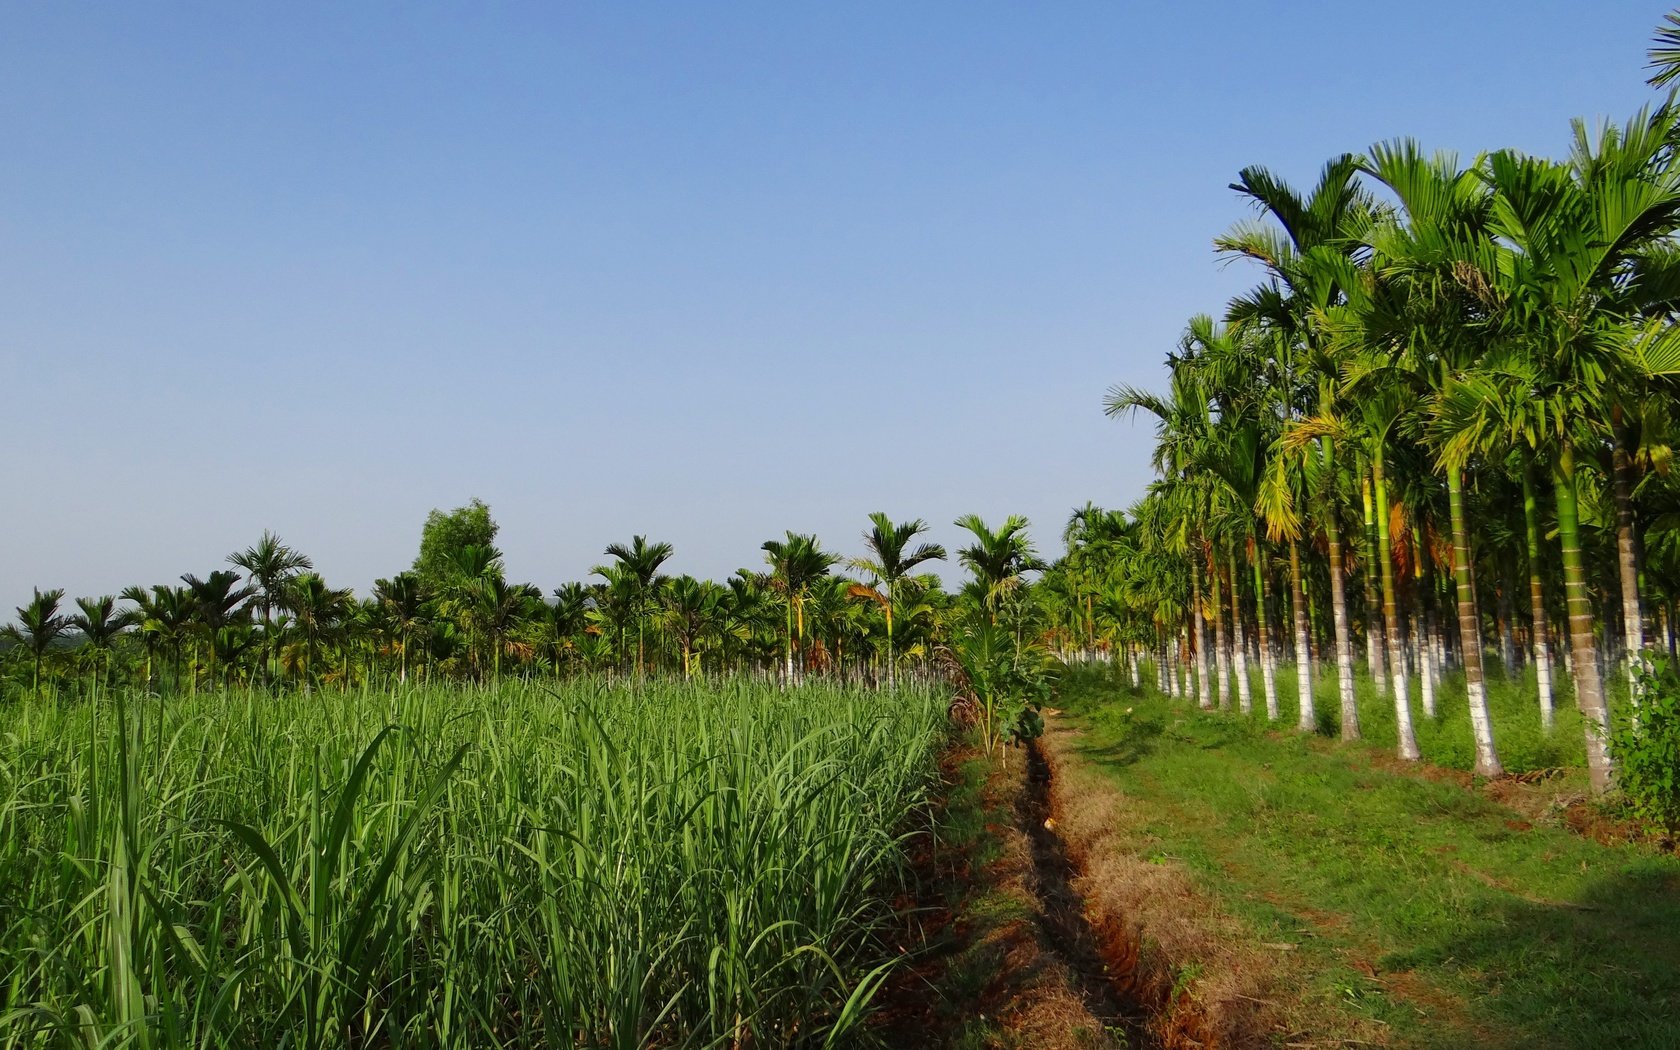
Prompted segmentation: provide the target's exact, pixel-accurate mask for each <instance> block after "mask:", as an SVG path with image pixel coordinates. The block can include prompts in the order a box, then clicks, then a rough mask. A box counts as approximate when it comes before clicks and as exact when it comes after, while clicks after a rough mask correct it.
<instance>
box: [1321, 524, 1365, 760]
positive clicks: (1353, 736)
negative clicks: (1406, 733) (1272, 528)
mask: <svg viewBox="0 0 1680 1050" xmlns="http://www.w3.org/2000/svg"><path fill="white" fill-rule="evenodd" d="M1324 532H1325V536H1326V539H1327V540H1328V541H1329V543H1328V545H1329V547H1330V612H1331V615H1332V617H1333V618H1334V620H1335V631H1336V635H1335V637H1336V686H1337V689H1338V691H1339V692H1340V694H1341V701H1342V739H1343V740H1358V739H1359V702H1358V699H1357V698H1356V697H1355V695H1354V692H1353V639H1352V638H1351V637H1350V635H1349V630H1348V608H1347V588H1346V587H1345V586H1343V580H1342V530H1341V529H1339V528H1337V527H1336V524H1335V515H1334V512H1332V514H1331V515H1330V516H1329V517H1327V518H1326V519H1325V526H1324Z"/></svg>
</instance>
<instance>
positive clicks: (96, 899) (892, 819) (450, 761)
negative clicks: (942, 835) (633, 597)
mask: <svg viewBox="0 0 1680 1050" xmlns="http://www.w3.org/2000/svg"><path fill="white" fill-rule="evenodd" d="M942 715H943V709H942V705H941V704H940V702H939V701H938V700H937V699H936V698H935V697H934V696H933V695H932V694H931V693H929V692H924V691H916V690H904V691H900V692H899V693H897V694H890V695H889V694H885V693H875V692H860V691H848V690H843V689H838V688H831V687H827V686H822V685H812V686H806V687H802V688H799V689H794V690H789V691H785V692H784V691H781V690H778V689H776V688H775V687H773V686H766V685H764V684H762V683H745V682H742V683H736V684H724V685H721V686H709V687H708V686H693V687H690V686H685V685H675V684H650V685H647V686H643V687H639V688H638V687H635V686H618V687H607V686H604V685H601V684H596V683H590V682H578V683H574V684H569V685H563V686H560V687H559V688H558V691H557V692H556V691H550V690H548V689H544V688H540V687H534V686H526V685H521V684H507V685H504V686H501V687H499V688H496V689H488V690H477V689H470V688H421V689H409V690H406V691H402V692H399V693H396V694H394V695H392V694H387V695H381V694H378V693H349V694H345V693H331V692H325V693H316V694H314V695H303V694H291V695H283V696H278V697H276V696H270V695H264V694H260V693H249V694H234V695H208V694H207V695H200V696H198V697H196V698H192V699H182V700H178V701H170V702H169V703H167V704H165V705H161V706H160V703H159V701H158V700H157V699H156V698H155V697H152V698H139V697H132V698H128V699H126V700H120V699H109V700H103V701H100V702H96V703H79V704H76V705H74V706H68V705H66V706H60V705H56V704H52V703H39V704H33V705H26V706H24V707H22V708H14V709H13V710H11V711H8V712H7V725H6V727H5V728H4V729H3V730H0V997H3V1000H4V1006H3V1007H0V1047H7V1048H10V1047H23V1046H49V1045H52V1046H71V1045H74V1046H85V1047H95V1046H100V1047H106V1046H120V1045H132V1046H144V1047H187V1046H194V1047H198V1046H206V1047H212V1046H226V1047H247V1046H251V1047H254V1046H264V1047H272V1046H297V1047H317V1046H336V1045H362V1046H366V1045H389V1046H404V1045H408V1046H421V1045H427V1046H430V1045H436V1046H455V1047H477V1046H486V1047H488V1046H498V1047H500V1046H510V1047H523V1046H556V1047H557V1046H565V1047H574V1046H599V1047H613V1048H631V1047H643V1046H673V1047H679V1046H680V1047H707V1046H719V1045H785V1044H790V1043H799V1044H808V1045H824V1044H828V1043H832V1042H835V1041H838V1040H839V1039H840V1038H842V1037H843V1036H844V1034H845V1033H846V1031H847V1029H848V1027H849V1025H850V1024H851V1023H852V1022H853V1021H855V1019H856V1016H857V1014H858V1013H859V1012H860V1006H861V1004H862V1003H863V1001H864V1000H865V999H866V998H867V996H868V995H869V993H870V991H871V989H872V988H873V986H874V984H875V981H876V978H877V977H878V974H879V971H878V970H876V969H875V966H876V964H877V963H879V962H880V956H881V951H880V946H879V943H878V942H877V938H876V933H877V931H878V930H879V928H880V923H881V922H882V920H883V919H884V918H885V917H886V915H887V906H886V904H885V901H886V900H887V898H889V897H890V896H891V895H892V894H893V893H894V892H895V891H896V889H897V888H898V880H899V879H900V877H901V873H902V868H901V864H902V855H901V849H900V841H899V838H898V836H899V835H900V834H901V832H902V830H903V826H904V824H905V822H906V819H907V817H908V816H909V815H910V814H911V812H912V811H913V810H914V809H915V807H917V806H918V805H919V804H920V803H921V801H922V800H923V799H924V794H925V790H926V788H927V786H928V785H929V783H930V777H931V776H932V772H933V769H934V757H935V753H936V750H937V748H938V746H939V740H940V729H939V726H940V725H941V716H942Z"/></svg>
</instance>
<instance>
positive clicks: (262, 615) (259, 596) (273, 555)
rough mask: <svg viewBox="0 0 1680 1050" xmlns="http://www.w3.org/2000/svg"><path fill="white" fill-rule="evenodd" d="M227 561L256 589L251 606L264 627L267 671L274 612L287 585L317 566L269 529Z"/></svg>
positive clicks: (270, 654) (265, 666)
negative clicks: (241, 571)
mask: <svg viewBox="0 0 1680 1050" xmlns="http://www.w3.org/2000/svg"><path fill="white" fill-rule="evenodd" d="M227 560H228V562H229V563H231V564H232V565H234V566H235V567H237V568H241V569H244V570H245V574H246V577H247V578H248V580H249V582H250V585H251V587H252V588H254V590H255V594H254V595H253V598H254V600H253V602H252V605H253V607H254V609H255V611H256V612H257V614H258V618H259V619H260V620H261V622H262V624H263V629H264V638H263V663H264V668H265V671H266V670H267V665H268V662H269V658H270V657H272V656H273V650H272V648H271V646H270V645H269V637H268V636H269V635H271V634H272V633H273V622H272V621H273V618H274V613H275V611H276V610H278V609H280V608H283V605H282V602H283V599H284V597H285V595H286V587H287V584H288V583H290V582H291V579H292V578H293V577H294V576H296V575H297V574H298V573H300V572H308V571H309V570H311V569H313V568H314V567H315V564H314V562H312V561H310V560H309V556H308V555H306V554H303V553H301V552H299V551H296V550H293V549H292V548H291V547H288V546H287V545H286V544H285V543H284V542H283V541H282V540H281V539H280V537H279V536H276V535H275V534H274V533H272V532H269V531H268V530H267V529H264V530H263V534H262V539H260V540H258V541H257V542H256V545H255V546H252V547H247V548H245V549H244V550H242V551H237V552H235V553H233V554H230V555H228V559H227Z"/></svg>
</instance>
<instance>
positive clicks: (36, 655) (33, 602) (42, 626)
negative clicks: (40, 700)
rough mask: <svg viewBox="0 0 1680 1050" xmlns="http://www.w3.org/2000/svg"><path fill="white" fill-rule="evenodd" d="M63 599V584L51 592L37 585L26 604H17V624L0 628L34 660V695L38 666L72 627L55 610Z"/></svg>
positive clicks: (38, 687) (0, 632) (38, 684)
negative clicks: (26, 650)
mask: <svg viewBox="0 0 1680 1050" xmlns="http://www.w3.org/2000/svg"><path fill="white" fill-rule="evenodd" d="M63 600H64V589H63V588H62V587H58V588H54V589H53V590H50V591H43V590H41V589H40V588H39V587H37V588H35V596H34V597H33V598H31V599H30V600H29V604H28V605H20V606H18V608H17V623H15V624H7V625H6V626H5V627H3V628H0V637H5V638H9V639H11V640H12V641H14V642H16V643H17V644H18V645H21V646H23V647H25V648H26V649H28V650H29V655H30V657H31V658H33V660H34V662H35V685H34V688H35V693H36V694H37V695H39V694H40V692H41V665H42V663H43V662H44V661H45V660H46V658H47V651H48V650H49V649H51V648H52V647H53V644H54V643H55V642H57V641H58V639H59V638H60V637H61V636H62V635H63V634H64V632H65V631H67V630H69V629H70V626H71V624H70V620H69V619H67V618H66V617H64V616H60V615H59V612H58V604H59V602H61V601H63Z"/></svg>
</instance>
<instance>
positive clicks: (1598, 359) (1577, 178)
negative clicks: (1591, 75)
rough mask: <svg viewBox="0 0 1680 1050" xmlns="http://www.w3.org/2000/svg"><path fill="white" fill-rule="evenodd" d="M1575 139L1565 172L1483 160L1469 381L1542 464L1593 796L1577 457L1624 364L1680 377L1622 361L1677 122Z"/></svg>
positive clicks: (1665, 200)
mask: <svg viewBox="0 0 1680 1050" xmlns="http://www.w3.org/2000/svg"><path fill="white" fill-rule="evenodd" d="M1575 132H1576V147H1575V151H1574V156H1573V157H1572V159H1571V162H1570V163H1569V164H1557V163H1554V162H1551V161H1546V160H1541V159H1537V158H1532V157H1526V156H1523V155H1521V154H1518V153H1515V152H1513V151H1508V150H1507V151H1500V152H1498V153H1495V154H1493V155H1492V156H1490V157H1489V158H1488V162H1487V171H1486V178H1487V179H1488V182H1489V184H1490V186H1491V187H1492V188H1493V191H1494V194H1495V200H1494V207H1493V212H1492V221H1491V228H1492V232H1493V234H1494V239H1493V240H1492V241H1491V242H1490V243H1489V244H1487V245H1485V246H1484V247H1483V248H1482V250H1481V251H1480V252H1479V253H1477V255H1476V256H1475V257H1473V258H1471V259H1468V260H1465V261H1466V262H1468V263H1470V264H1471V267H1469V268H1467V269H1468V270H1469V273H1468V276H1469V278H1470V279H1471V280H1473V282H1474V285H1475V288H1476V290H1477V291H1478V292H1479V293H1480V295H1481V297H1482V299H1483V301H1484V303H1485V304H1486V307H1487V309H1488V312H1489V315H1490V323H1489V327H1490V329H1491V332H1490V335H1491V336H1492V338H1493V345H1494V349H1493V351H1492V352H1491V353H1490V355H1489V358H1490V359H1489V360H1488V361H1486V362H1484V363H1483V364H1482V365H1481V366H1479V368H1478V374H1477V375H1476V376H1474V377H1470V378H1468V379H1467V380H1466V382H1467V383H1470V384H1473V385H1474V386H1473V387H1472V388H1471V389H1472V390H1473V391H1477V392H1479V393H1480V394H1481V396H1482V397H1483V399H1484V400H1485V399H1486V398H1487V397H1489V396H1494V397H1496V398H1497V399H1498V400H1501V401H1503V402H1505V403H1506V404H1509V405H1517V406H1522V408H1521V410H1520V411H1519V412H1518V413H1517V415H1519V416H1520V417H1521V418H1522V419H1523V420H1524V425H1523V428H1522V429H1523V436H1524V437H1525V438H1527V439H1528V440H1530V441H1531V442H1533V443H1534V444H1535V445H1537V446H1538V451H1540V452H1542V453H1543V454H1546V458H1547V459H1549V460H1550V462H1551V464H1552V488H1553V491H1554V495H1555V499H1556V511H1557V520H1558V534H1559V538H1560V540H1561V542H1562V546H1563V574H1564V595H1565V602H1566V604H1567V607H1568V620H1569V635H1570V648H1571V650H1572V652H1573V656H1574V660H1573V664H1574V677H1575V696H1576V703H1577V705H1578V706H1579V707H1580V709H1581V713H1582V716H1583V720H1584V722H1585V731H1586V737H1587V764H1588V770H1589V773H1590V777H1591V783H1592V787H1593V790H1594V791H1595V792H1602V791H1605V790H1607V789H1608V788H1609V787H1610V786H1611V783H1612V782H1613V779H1614V769H1613V767H1612V764H1611V755H1610V752H1609V746H1608V743H1607V736H1608V732H1609V721H1610V720H1609V711H1608V707H1607V705H1606V702H1605V696H1604V685H1603V681H1602V678H1601V676H1600V674H1599V670H1598V663H1597V660H1596V650H1595V641H1594V638H1593V614H1592V605H1591V598H1590V596H1589V593H1588V583H1587V575H1586V568H1585V565H1584V562H1583V560H1582V556H1581V535H1580V513H1579V503H1580V495H1579V480H1578V477H1577V468H1576V450H1577V448H1578V447H1579V446H1580V445H1582V444H1583V443H1587V442H1594V441H1596V440H1597V439H1599V438H1601V437H1603V436H1604V430H1605V429H1606V424H1607V422H1608V420H1607V418H1606V417H1607V415H1608V413H1606V412H1604V410H1603V405H1604V398H1605V393H1606V384H1607V382H1608V381H1609V380H1610V379H1612V378H1613V377H1616V376H1618V375H1620V374H1622V373H1624V372H1626V371H1627V370H1628V369H1629V368H1633V367H1638V368H1641V369H1643V370H1645V371H1646V372H1647V373H1650V372H1654V371H1659V370H1670V369H1672V368H1673V367H1675V366H1680V361H1673V360H1670V361H1664V362H1662V363H1660V364H1659V363H1657V362H1656V360H1655V359H1654V358H1652V357H1650V356H1642V355H1633V354H1630V353H1629V347H1630V345H1633V344H1634V343H1635V341H1636V336H1637V333H1638V331H1639V327H1638V325H1639V321H1640V319H1639V318H1637V317H1635V316H1632V314H1633V310H1634V307H1633V306H1632V304H1631V303H1630V302H1629V297H1630V294H1631V291H1630V285H1632V284H1634V283H1636V282H1633V281H1631V280H1630V277H1631V275H1632V274H1633V271H1634V270H1635V268H1636V264H1637V261H1638V259H1639V257H1640V253H1641V252H1642V251H1643V250H1645V249H1646V248H1647V247H1649V246H1652V245H1655V244H1658V243H1659V242H1662V241H1663V240H1665V239H1666V238H1667V237H1668V236H1669V235H1670V233H1671V231H1673V229H1674V228H1675V226H1676V223H1677V220H1680V170H1676V169H1675V168H1672V167H1670V166H1669V165H1668V164H1667V160H1666V158H1667V156H1668V152H1669V150H1670V149H1671V146H1670V144H1671V143H1672V142H1673V141H1675V138H1676V134H1677V132H1680V120H1677V115H1676V113H1675V112H1673V111H1671V110H1668V109H1666V108H1665V109H1662V110H1658V111H1657V112H1655V113H1649V112H1642V113H1640V114H1639V115H1637V116H1636V117H1635V118H1634V119H1633V120H1632V121H1630V122H1629V123H1628V124H1627V125H1626V126H1625V127H1623V128H1621V129H1616V128H1613V127H1612V128H1605V129H1603V130H1601V131H1600V132H1599V133H1598V135H1597V136H1596V138H1595V137H1592V136H1590V135H1589V134H1588V132H1587V130H1586V128H1585V126H1584V125H1582V124H1581V123H1580V122H1579V121H1577V122H1576V124H1575ZM1665 346H1672V343H1671V342H1669V343H1666V344H1665ZM1671 356H1672V355H1671ZM1494 392H1497V393H1494ZM1529 435H1532V437H1530V436H1529Z"/></svg>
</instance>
